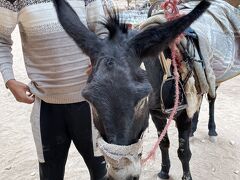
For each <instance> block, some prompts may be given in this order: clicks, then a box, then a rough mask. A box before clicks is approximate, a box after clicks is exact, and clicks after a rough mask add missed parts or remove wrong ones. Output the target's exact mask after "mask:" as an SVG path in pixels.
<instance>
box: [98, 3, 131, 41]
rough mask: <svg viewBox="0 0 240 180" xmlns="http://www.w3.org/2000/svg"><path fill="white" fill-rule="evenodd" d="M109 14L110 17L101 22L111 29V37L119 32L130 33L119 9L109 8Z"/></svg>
mask: <svg viewBox="0 0 240 180" xmlns="http://www.w3.org/2000/svg"><path fill="white" fill-rule="evenodd" d="M107 14H108V17H107V18H106V19H105V20H104V21H103V22H100V24H102V25H103V26H104V27H105V28H106V29H107V30H108V31H109V39H114V38H115V37H116V36H117V34H118V33H119V32H120V33H123V34H127V33H128V25H127V24H126V23H125V22H123V21H122V19H121V17H120V14H119V10H118V9H115V8H114V9H112V10H110V9H107Z"/></svg>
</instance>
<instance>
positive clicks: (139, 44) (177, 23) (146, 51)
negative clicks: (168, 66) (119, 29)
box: [129, 0, 210, 58]
mask: <svg viewBox="0 0 240 180" xmlns="http://www.w3.org/2000/svg"><path fill="white" fill-rule="evenodd" d="M209 6H210V3H209V2H208V1H207V0H203V1H201V2H200V3H199V4H198V5H197V6H196V7H195V8H194V9H193V11H191V12H190V13H189V14H188V15H185V16H183V17H180V18H178V19H176V20H173V21H169V22H166V23H163V24H159V25H157V26H154V27H151V28H149V29H146V30H145V31H143V32H141V33H140V34H138V35H136V36H135V37H134V38H133V39H131V40H130V42H129V44H130V47H131V49H133V50H134V51H135V53H136V55H138V56H139V57H140V58H145V57H153V56H157V55H158V54H159V52H160V51H163V50H164V49H165V48H166V47H167V46H168V45H169V44H170V43H171V42H173V41H174V40H175V39H176V38H177V37H178V36H179V35H180V34H181V33H182V32H183V31H184V30H185V29H186V28H188V27H189V26H190V25H191V24H192V23H193V22H194V21H195V20H196V19H198V18H199V17H200V16H201V15H202V14H203V13H204V12H205V10H206V9H207V8H208V7H209Z"/></svg>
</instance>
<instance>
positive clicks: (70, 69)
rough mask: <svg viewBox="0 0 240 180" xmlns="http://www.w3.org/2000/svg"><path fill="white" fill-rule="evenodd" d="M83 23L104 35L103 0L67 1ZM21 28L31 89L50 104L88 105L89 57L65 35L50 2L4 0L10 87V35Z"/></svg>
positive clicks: (1, 32)
mask: <svg viewBox="0 0 240 180" xmlns="http://www.w3.org/2000/svg"><path fill="white" fill-rule="evenodd" d="M67 1H68V2H69V3H70V5H71V6H72V7H73V9H74V10H75V11H76V12H77V13H78V16H79V17H80V19H81V21H82V22H83V23H84V24H85V25H86V26H88V27H89V28H90V29H91V30H93V31H95V32H97V33H101V31H102V30H103V29H101V28H100V26H97V25H96V23H94V22H97V21H99V20H100V18H102V17H103V15H104V11H103V6H102V2H101V0H67ZM16 25H18V26H19V30H20V34H21V39H22V48H23V55H24V61H25V65H26V70H27V74H28V77H29V79H30V80H31V82H30V83H29V87H30V90H31V92H32V93H33V94H35V95H36V96H37V97H39V98H40V99H42V100H44V101H45V102H48V103H55V104H67V103H75V102H80V101H83V100H84V99H83V97H82V96H81V91H82V89H83V88H84V86H85V83H86V80H87V75H86V70H87V68H88V65H89V64H90V61H89V58H88V57H87V56H86V55H84V54H83V53H82V51H81V50H80V49H79V48H78V46H77V45H76V44H75V42H74V41H73V40H72V39H71V38H70V37H69V36H68V35H67V34H66V33H65V31H64V30H63V28H62V26H61V25H60V23H59V22H58V18H57V14H56V12H55V8H54V6H53V3H52V1H51V0H0V71H1V73H2V76H3V79H4V81H5V83H6V82H7V81H8V80H10V79H15V78H14V73H13V69H12V63H13V62H12V54H11V45H12V40H11V33H12V32H13V30H14V29H15V27H16Z"/></svg>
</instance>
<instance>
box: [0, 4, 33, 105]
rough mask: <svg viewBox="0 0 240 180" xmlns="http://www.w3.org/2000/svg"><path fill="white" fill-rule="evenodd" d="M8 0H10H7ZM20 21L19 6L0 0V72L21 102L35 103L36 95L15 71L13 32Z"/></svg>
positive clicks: (7, 85)
mask: <svg viewBox="0 0 240 180" xmlns="http://www.w3.org/2000/svg"><path fill="white" fill-rule="evenodd" d="M7 2H8V1H7ZM17 22H18V10H17V6H16V4H15V5H12V4H11V3H10V2H9V3H8V4H7V3H4V2H3V0H0V72H1V74H2V76H3V80H4V82H5V84H6V87H8V88H9V89H10V91H11V92H12V94H13V95H14V97H15V98H16V100H17V101H19V102H24V103H28V104H30V103H33V102H34V96H32V94H31V93H30V91H29V88H28V86H27V85H26V84H23V83H21V82H18V81H16V80H15V77H14V73H13V68H12V64H13V56H12V53H11V51H12V48H11V46H12V39H11V34H12V32H13V30H14V29H15V27H16V25H17Z"/></svg>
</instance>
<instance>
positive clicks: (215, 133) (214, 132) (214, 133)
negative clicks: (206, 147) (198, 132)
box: [208, 131, 218, 136]
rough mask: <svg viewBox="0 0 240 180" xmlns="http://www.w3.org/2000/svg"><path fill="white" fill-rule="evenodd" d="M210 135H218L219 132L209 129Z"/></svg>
mask: <svg viewBox="0 0 240 180" xmlns="http://www.w3.org/2000/svg"><path fill="white" fill-rule="evenodd" d="M208 135H209V136H217V135H218V134H217V132H216V131H209V132H208Z"/></svg>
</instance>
